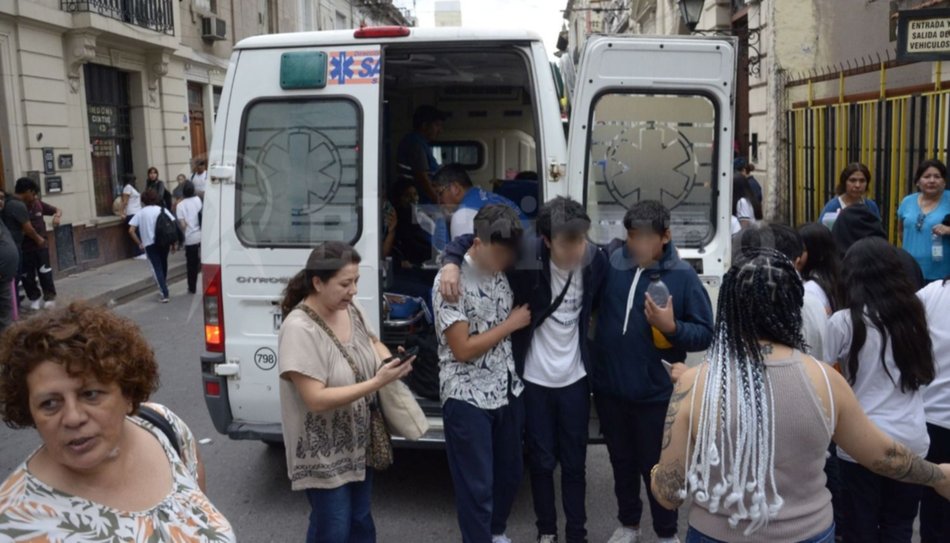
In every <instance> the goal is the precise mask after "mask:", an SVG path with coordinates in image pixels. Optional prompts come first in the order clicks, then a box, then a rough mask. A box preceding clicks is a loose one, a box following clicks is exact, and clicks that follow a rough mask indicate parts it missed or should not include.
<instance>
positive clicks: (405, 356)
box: [396, 345, 419, 366]
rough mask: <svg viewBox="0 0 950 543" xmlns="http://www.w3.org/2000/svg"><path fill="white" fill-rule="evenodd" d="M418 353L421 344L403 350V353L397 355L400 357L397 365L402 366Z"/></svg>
mask: <svg viewBox="0 0 950 543" xmlns="http://www.w3.org/2000/svg"><path fill="white" fill-rule="evenodd" d="M417 354H419V346H418V345H416V346H415V347H410V348H408V349H406V350H405V351H403V352H401V353H396V357H397V358H398V362H399V363H398V364H396V365H397V366H401V365H403V364H405V363H406V362H408V361H409V359H410V358H412V357H414V356H416V355H417Z"/></svg>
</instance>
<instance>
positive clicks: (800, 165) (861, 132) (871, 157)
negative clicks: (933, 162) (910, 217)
mask: <svg viewBox="0 0 950 543" xmlns="http://www.w3.org/2000/svg"><path fill="white" fill-rule="evenodd" d="M936 87H937V88H938V89H939V87H940V85H939V84H938V85H936ZM787 116H788V118H787V130H788V149H787V152H788V157H787V158H788V166H789V173H790V185H791V186H790V189H791V190H790V196H791V199H790V200H791V202H790V203H791V215H792V218H793V220H794V223H795V224H802V223H805V222H810V221H816V220H819V216H818V215H819V213H820V212H821V209H822V208H823V207H824V205H825V202H827V201H828V200H829V199H830V198H831V197H832V196H833V195H834V190H835V185H836V184H837V181H838V176H839V174H840V172H841V170H843V169H844V168H845V166H847V164H848V163H851V162H862V163H864V164H866V165H867V166H868V168H869V169H870V171H871V183H870V186H869V196H870V197H871V198H873V199H874V200H875V201H876V202H877V204H878V206H879V207H880V209H881V218H882V219H883V221H884V227H885V229H886V231H887V233H888V237H889V238H890V239H891V241H892V242H896V241H897V240H898V238H899V237H900V233H899V232H897V218H896V215H897V208H898V206H899V205H900V202H901V199H902V198H903V197H904V196H906V195H907V194H909V193H910V192H912V191H913V190H914V188H913V184H914V180H913V175H914V170H915V169H916V167H917V165H918V164H919V163H920V162H921V161H923V160H926V159H928V158H937V159H940V160H943V161H944V162H946V160H947V154H948V145H950V122H948V121H950V90H935V91H932V92H920V93H915V94H907V95H905V96H889V97H885V98H880V99H872V100H862V101H854V102H848V101H847V98H846V97H843V96H842V99H841V100H840V101H839V103H833V104H823V105H814V104H812V105H798V106H793V107H792V108H791V109H790V110H789V111H788V113H787Z"/></svg>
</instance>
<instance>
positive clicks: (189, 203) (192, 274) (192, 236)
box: [175, 181, 202, 294]
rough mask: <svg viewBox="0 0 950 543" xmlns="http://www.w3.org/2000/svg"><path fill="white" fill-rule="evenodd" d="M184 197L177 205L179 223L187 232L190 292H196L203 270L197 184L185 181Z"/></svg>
mask: <svg viewBox="0 0 950 543" xmlns="http://www.w3.org/2000/svg"><path fill="white" fill-rule="evenodd" d="M182 196H183V199H182V200H181V201H180V202H178V205H176V206H175V215H176V216H177V217H178V224H179V225H181V230H182V231H183V232H184V233H185V264H186V267H187V271H188V293H189V294H194V293H195V292H197V288H198V272H199V271H201V225H200V224H198V217H199V215H200V213H201V206H202V202H201V198H198V196H197V195H196V194H195V185H194V184H193V183H192V182H191V181H185V184H184V185H183V186H182Z"/></svg>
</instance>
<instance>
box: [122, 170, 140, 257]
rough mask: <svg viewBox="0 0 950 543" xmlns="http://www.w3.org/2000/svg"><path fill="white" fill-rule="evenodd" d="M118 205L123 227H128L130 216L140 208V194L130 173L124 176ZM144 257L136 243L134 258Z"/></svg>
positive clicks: (130, 220)
mask: <svg viewBox="0 0 950 543" xmlns="http://www.w3.org/2000/svg"><path fill="white" fill-rule="evenodd" d="M119 207H120V209H121V211H120V213H119V216H120V217H122V220H123V221H124V222H125V227H126V228H128V227H129V223H130V222H132V217H134V216H135V214H136V213H138V212H139V211H141V210H142V194H141V193H140V192H139V191H138V190H137V189H136V188H135V176H134V175H131V174H130V175H127V176H126V177H125V184H124V185H123V186H122V195H121V199H120V200H119ZM145 258H146V257H145V252H144V251H142V249H140V248H139V247H138V246H137V245H136V246H135V259H136V260H145Z"/></svg>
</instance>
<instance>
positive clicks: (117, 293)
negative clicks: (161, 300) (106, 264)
mask: <svg viewBox="0 0 950 543" xmlns="http://www.w3.org/2000/svg"><path fill="white" fill-rule="evenodd" d="M187 275H188V271H187V268H186V266H185V263H184V262H178V263H175V264H169V266H168V279H167V281H168V284H169V285H171V284H172V283H175V282H178V281H182V280H184V279H185V277H186V276H187ZM151 290H155V291H156V292H157V287H156V286H155V280H154V279H152V278H151V277H149V276H147V275H146V276H143V277H142V279H140V280H138V281H134V282H131V283H128V284H125V285H122V286H121V287H117V288H115V289H113V290H110V291H107V292H103V293H101V294H97V295H95V296H91V297H89V298H86V300H87V301H89V302H90V303H92V304H96V305H99V304H103V305H110V306H115V305H120V304H123V303H125V302H128V301H129V300H131V299H133V298H138V297H139V296H141V295H142V294H145V293H146V292H148V291H151Z"/></svg>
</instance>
